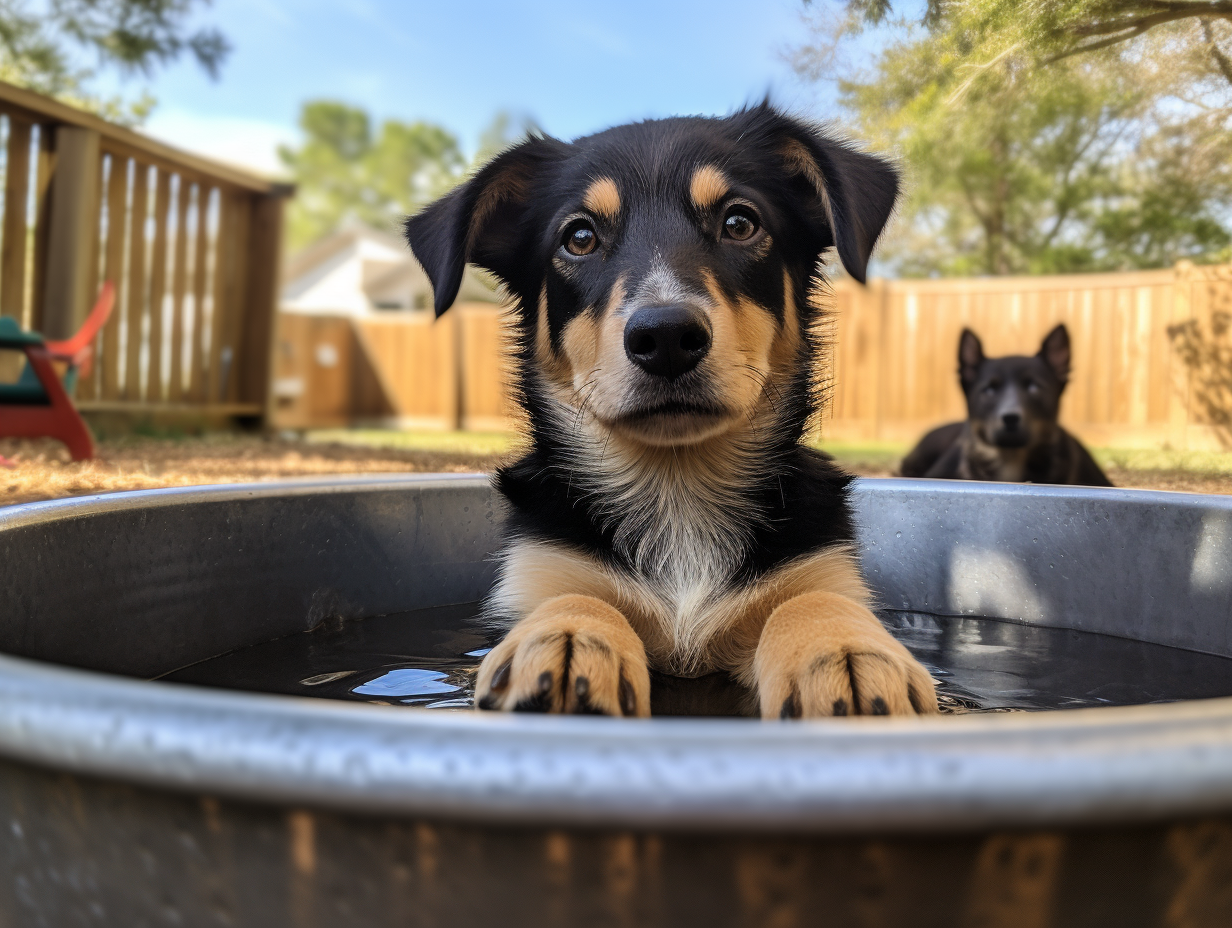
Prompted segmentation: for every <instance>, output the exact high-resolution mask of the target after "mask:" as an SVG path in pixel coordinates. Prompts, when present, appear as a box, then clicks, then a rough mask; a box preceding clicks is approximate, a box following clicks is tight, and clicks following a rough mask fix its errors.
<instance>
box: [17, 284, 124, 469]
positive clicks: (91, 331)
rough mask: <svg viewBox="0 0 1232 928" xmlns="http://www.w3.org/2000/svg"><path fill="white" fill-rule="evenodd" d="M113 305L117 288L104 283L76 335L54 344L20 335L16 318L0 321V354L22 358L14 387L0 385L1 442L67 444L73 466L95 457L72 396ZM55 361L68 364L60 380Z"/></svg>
mask: <svg viewBox="0 0 1232 928" xmlns="http://www.w3.org/2000/svg"><path fill="white" fill-rule="evenodd" d="M114 306H115V287H114V286H113V285H112V284H111V281H107V282H106V283H105V284H103V289H102V292H101V293H100V294H99V297H98V302H97V303H95V304H94V308H93V309H92V310H90V315H89V316H87V317H86V321H85V322H84V323H83V324H82V326H81V328H80V329H79V330H78V331H77V334H76V335H74V336H73V337H72V338H68V339H65V340H63V341H56V342H49V341H47V340H45V339H44V338H43V336H42V335H40V334H39V333H38V332H25V331H23V330H22V328H21V325H20V324H19V323H18V322H17V320H16V319H12V318H10V317H8V316H0V349H6V348H7V349H14V350H17V351H23V352H25V355H26V366H25V367H24V368H23V369H22V372H21V376H20V377H19V378H18V380H17V382H16V383H8V384H0V438H56V439H59V440H60V441H62V442H64V444H66V445H68V450H69V454H70V455H72V458H73V460H74V461H87V460H89V459H90V458H92V457H94V442H93V441H92V440H91V438H90V430H89V429H87V428H86V424H85V422H83V421H82V419H81V414H80V413H78V412H77V407H76V406H74V405H73V401H72V399H71V398H70V397H71V396H72V394H73V391H74V389H76V386H77V379H78V377H84V376H85V375H87V374H89V372H90V366H91V363H92V360H93V353H94V338H95V336H96V335H98V331H99V329H101V328H102V327H103V325H104V324H106V322H107V317H108V316H110V315H111V310H112V308H113V307H114ZM53 361H61V362H64V363H66V364H67V365H68V366H67V369H66V370H65V372H64V379H63V381H61V379H60V377H59V376H57V375H56V369H55V368H54V367H53V366H52V362H53Z"/></svg>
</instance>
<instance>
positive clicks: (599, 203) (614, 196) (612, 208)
mask: <svg viewBox="0 0 1232 928" xmlns="http://www.w3.org/2000/svg"><path fill="white" fill-rule="evenodd" d="M582 205H583V206H585V207H586V208H587V209H588V210H590V211H591V212H592V213H598V214H599V215H600V216H603V217H605V218H607V219H615V218H616V214H617V213H619V212H620V191H619V190H617V189H616V181H614V180H612V179H611V178H610V177H596V178H595V179H594V180H593V181H591V182H590V186H589V187H587V188H586V196H584V197H582Z"/></svg>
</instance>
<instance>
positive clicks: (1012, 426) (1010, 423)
mask: <svg viewBox="0 0 1232 928" xmlns="http://www.w3.org/2000/svg"><path fill="white" fill-rule="evenodd" d="M1001 422H1002V423H1004V425H1005V427H1006V429H1008V430H1009V431H1011V432H1016V431H1018V424H1019V423H1020V422H1022V416H1020V415H1019V414H1018V413H1016V412H1007V413H1006V414H1005V415H1004V416H1002V417H1001Z"/></svg>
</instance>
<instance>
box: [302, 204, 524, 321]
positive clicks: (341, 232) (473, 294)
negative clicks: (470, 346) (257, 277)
mask: <svg viewBox="0 0 1232 928" xmlns="http://www.w3.org/2000/svg"><path fill="white" fill-rule="evenodd" d="M361 243H367V244H368V246H371V245H376V246H377V249H376V252H377V255H376V256H374V255H373V254H372V253H371V252H372V249H371V247H368V248H365V249H361V251H360V253H359V254H358V255H357V256H356V257H357V259H358V260H359V261H360V262H361V266H360V272H359V281H358V283H359V287H360V289H361V290H362V295H360V294H359V293H356V294H355V297H354V299H358V300H367V301H368V302H369V303H370V304H373V305H376V304H380V303H383V302H386V301H396V302H405V301H407V300H411V301H414V300H415V298H416V295H417V294H431V291H432V285H431V283H430V282H429V280H428V276H427V274H425V273H424V270H423V268H422V267H420V265H419V262H418V261H416V260H415V258H414V257H413V256H412V255H411V252H410V251H409V250H408V248H407V246H406V245H405V243H403V242H402V241H401V240H400V239H398V238H396V237H395V236H393V235H390V234H387V233H385V232H382V231H380V230H378V229H374V228H372V227H370V226H367V225H364V224H363V223H360V222H354V221H351V222H347V223H345V224H344V225H342V226H341V227H340V228H338V229H337V230H336V231H334V232H331V233H330V234H329V235H327V236H325V237H324V238H322V239H319V240H318V241H316V242H314V243H313V244H311V245H309V246H308V247H307V248H304V249H302V250H301V251H299V252H297V253H296V254H295V255H293V256H292V257H291V258H290V259H289V260H288V261H287V265H286V270H285V272H284V277H283V292H284V294H285V295H287V296H290V295H291V294H298V293H299V292H301V291H303V290H308V289H311V288H313V287H314V286H316V279H317V278H318V276H319V275H321V274H326V273H329V271H328V269H327V265H331V264H332V263H334V262H337V261H338V260H340V259H341V258H342V256H343V255H344V253H346V252H347V251H348V250H350V249H355V248H356V246H359V245H361ZM364 251H367V252H368V254H364V253H363V252H364ZM380 252H385V253H386V255H380ZM345 260H350V258H349V257H348V258H346V259H345ZM295 298H298V297H295ZM458 299H459V300H461V301H463V302H467V301H474V302H489V303H490V302H498V301H499V299H500V297H499V296H498V294H497V292H496V287H495V283H494V282H493V281H492V280H491V279H490V277H489V275H487V274H484V273H482V272H480V271H478V270H477V269H476V268H473V267H469V266H468V267H467V269H466V273H465V274H464V275H463V278H462V286H461V288H460V290H459V292H458ZM406 305H408V308H409V305H410V304H409V303H408V304H406Z"/></svg>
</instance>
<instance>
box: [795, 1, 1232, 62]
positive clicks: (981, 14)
mask: <svg viewBox="0 0 1232 928" xmlns="http://www.w3.org/2000/svg"><path fill="white" fill-rule="evenodd" d="M809 2H810V0H805V4H806V5H808V3H809ZM846 6H847V11H848V14H849V20H848V28H849V29H851V28H854V29H857V30H858V29H859V28H861V27H862V26H880V25H883V24H885V23H887V22H889V21H891V20H892V19H893V18H894V17H893V12H894V9H893V5H892V3H891V0H847V3H846ZM920 22H921V23H922V24H923V25H925V26H927V27H928V28H937V27H939V26H944V27H945V28H949V29H953V28H954V27H955V26H958V27H960V28H961V29H962V30H963V32H964V33H965V36H966V39H967V41H968V43H969V44H970V48H969V49H968V54H969V55H970V56H971V58H972V60H973V61H976V62H980V63H988V62H991V61H993V60H995V59H996V58H997V57H999V56H1001V55H1004V54H1006V53H1008V52H1009V51H1011V50H1014V51H1019V52H1022V51H1026V52H1028V53H1030V54H1033V55H1035V56H1036V57H1037V58H1039V59H1040V60H1043V61H1055V60H1058V59H1060V58H1067V57H1069V56H1071V55H1078V54H1083V53H1085V52H1092V51H1099V50H1101V49H1104V48H1109V47H1112V46H1115V45H1121V44H1124V43H1131V42H1133V41H1134V40H1135V39H1138V38H1139V37H1140V36H1143V35H1144V34H1146V33H1148V32H1151V31H1152V30H1158V29H1160V28H1161V27H1169V26H1172V25H1174V24H1178V23H1180V24H1185V26H1186V27H1187V28H1186V29H1184V30H1183V32H1184V33H1185V34H1186V36H1187V41H1189V42H1190V43H1191V44H1192V45H1193V46H1194V47H1195V48H1196V49H1197V50H1198V51H1199V53H1200V54H1201V55H1202V56H1203V57H1205V58H1206V59H1208V62H1209V64H1210V65H1211V66H1212V67H1214V68H1215V69H1216V70H1217V71H1218V72H1219V73H1220V74H1221V75H1222V76H1223V77H1224V79H1225V80H1227V81H1228V82H1229V83H1232V50H1230V48H1232V0H1052V2H1047V0H1045V2H1034V3H1024V2H1022V0H925V2H924V6H923V10H922V11H921V15H920Z"/></svg>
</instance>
